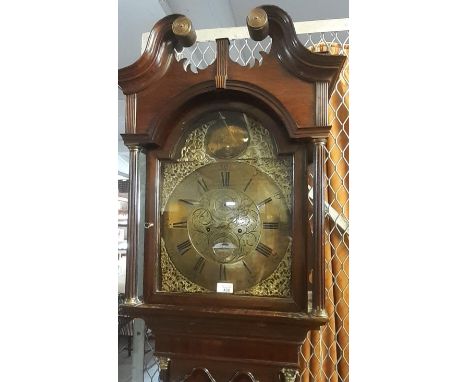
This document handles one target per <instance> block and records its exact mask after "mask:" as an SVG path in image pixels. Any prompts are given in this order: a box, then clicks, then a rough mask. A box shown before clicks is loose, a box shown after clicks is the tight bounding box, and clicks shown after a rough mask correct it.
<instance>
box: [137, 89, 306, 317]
mask: <svg viewBox="0 0 468 382" xmlns="http://www.w3.org/2000/svg"><path fill="white" fill-rule="evenodd" d="M226 97H227V98H230V97H228V96H227V95H226V94H225V95H224V96H218V97H217V99H213V100H211V101H210V102H206V99H205V100H204V101H203V102H200V103H198V102H193V103H191V105H190V107H187V108H186V109H184V110H183V112H180V113H179V114H177V118H175V119H174V126H175V127H174V128H173V129H172V130H171V131H170V132H169V134H168V135H167V136H166V137H164V139H162V141H163V142H165V143H164V144H163V145H161V146H160V147H155V148H150V149H148V150H147V188H146V195H147V204H146V216H147V217H146V220H147V221H154V222H155V229H154V230H151V231H150V232H149V234H148V235H146V237H145V277H144V283H145V288H144V290H145V296H144V298H145V301H147V302H148V303H150V304H155V303H162V304H172V303H176V304H178V303H180V304H184V303H188V304H190V305H201V304H204V305H210V304H216V305H217V306H219V307H220V308H222V307H225V308H245V307H251V308H255V309H261V310H283V311H302V310H304V309H305V308H306V304H307V302H306V301H307V300H306V298H307V290H306V285H305V283H304V282H303V280H306V274H307V267H306V262H305V259H306V254H305V252H306V248H307V247H308V246H310V242H311V241H310V238H309V234H308V232H309V230H308V226H307V224H308V222H307V211H304V208H303V207H302V206H301V205H300V203H294V201H295V200H298V201H300V200H306V197H307V196H306V190H307V183H306V179H305V177H304V176H303V174H305V173H306V158H307V142H305V141H304V142H301V141H298V140H291V139H290V138H289V137H288V136H287V134H286V131H285V129H284V128H283V127H282V126H281V123H282V122H281V120H280V119H278V118H277V117H276V116H275V113H272V112H271V111H270V112H269V113H268V112H265V111H263V110H262V109H261V108H260V107H259V105H258V104H257V105H256V106H254V105H253V104H252V103H251V102H246V100H238V101H233V100H232V99H230V100H227V99H225V98H226ZM223 98H224V99H223ZM217 110H230V111H236V112H244V113H246V114H248V115H249V116H252V117H253V118H254V119H256V120H258V121H259V122H260V123H261V124H262V126H263V127H265V128H266V129H268V131H269V132H270V133H271V135H272V137H273V138H274V142H275V147H274V150H275V152H276V154H277V155H278V157H282V156H285V155H286V156H287V155H289V156H291V157H292V161H293V187H294V193H293V195H292V201H293V203H292V210H291V227H292V228H291V233H292V234H291V236H292V243H291V295H290V297H285V298H278V297H268V296H262V297H257V296H248V295H228V294H219V293H191V294H190V296H191V297H190V300H186V299H185V296H186V295H187V294H186V293H173V292H164V291H162V290H161V278H160V276H158V275H160V267H161V257H160V254H159V253H158V251H157V250H156V248H160V245H161V240H160V237H159V234H157V233H159V232H160V229H161V224H162V222H161V221H160V218H159V216H158V211H159V192H160V191H159V179H161V178H160V177H161V161H167V160H177V158H178V155H180V154H179V153H180V149H181V148H182V146H183V143H184V141H185V139H186V137H187V135H188V134H189V133H190V131H191V128H190V126H191V125H190V123H191V122H193V121H196V120H197V119H199V118H200V116H202V115H204V114H206V113H209V112H216V111H217ZM275 117H276V118H275ZM181 132H182V134H181ZM304 238H307V240H304ZM155 276H156V277H155Z"/></svg>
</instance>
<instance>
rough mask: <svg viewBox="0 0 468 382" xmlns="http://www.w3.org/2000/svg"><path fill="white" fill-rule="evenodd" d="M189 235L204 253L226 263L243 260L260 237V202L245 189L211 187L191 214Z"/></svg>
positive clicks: (197, 247) (194, 244) (197, 248)
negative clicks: (258, 205) (254, 199)
mask: <svg viewBox="0 0 468 382" xmlns="http://www.w3.org/2000/svg"><path fill="white" fill-rule="evenodd" d="M188 234H189V237H190V240H191V241H192V243H193V247H194V248H195V249H196V251H197V252H198V253H199V254H200V256H202V257H204V258H208V259H211V260H213V261H215V262H217V263H222V264H230V263H235V262H237V261H240V260H242V259H243V258H244V257H245V256H247V255H248V254H249V253H250V252H251V251H252V250H254V249H255V248H256V246H257V244H258V242H259V240H260V236H261V222H260V215H259V211H258V208H257V205H256V204H255V203H254V201H253V200H252V199H250V197H249V196H247V195H246V194H245V193H243V192H241V191H237V190H233V189H225V188H224V189H214V190H210V191H208V192H206V193H205V194H204V195H203V197H202V198H201V200H200V205H199V206H198V208H196V209H195V210H194V211H193V212H192V213H191V215H190V217H189V219H188Z"/></svg>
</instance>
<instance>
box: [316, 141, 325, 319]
mask: <svg viewBox="0 0 468 382" xmlns="http://www.w3.org/2000/svg"><path fill="white" fill-rule="evenodd" d="M326 141H327V140H326V138H315V139H313V140H312V142H313V148H314V162H313V172H314V177H313V179H314V182H313V186H312V187H313V217H312V222H313V227H314V232H313V235H312V248H313V251H314V255H315V256H314V259H313V269H314V273H313V293H312V313H313V314H314V315H315V316H320V317H327V312H326V310H325V202H324V191H325V185H324V175H325V174H324V168H325V143H326ZM319 201H320V202H319Z"/></svg>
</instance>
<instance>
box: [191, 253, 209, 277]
mask: <svg viewBox="0 0 468 382" xmlns="http://www.w3.org/2000/svg"><path fill="white" fill-rule="evenodd" d="M205 263H206V260H205V259H204V258H203V257H200V258H199V259H198V260H197V262H196V263H195V266H194V267H193V270H194V271H195V272H197V273H198V274H200V273H202V271H203V268H204V267H205Z"/></svg>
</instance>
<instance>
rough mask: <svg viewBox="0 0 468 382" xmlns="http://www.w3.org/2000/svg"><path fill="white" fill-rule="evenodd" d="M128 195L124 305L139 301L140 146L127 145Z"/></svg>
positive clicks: (134, 303) (135, 303)
mask: <svg viewBox="0 0 468 382" xmlns="http://www.w3.org/2000/svg"><path fill="white" fill-rule="evenodd" d="M128 149H129V151H130V155H129V156H130V158H129V183H130V187H129V195H128V225H127V237H128V249H127V270H126V277H125V302H124V304H125V305H137V304H140V303H141V301H140V300H139V299H138V294H137V280H138V279H137V248H138V224H139V222H140V179H139V170H138V169H139V165H138V164H139V163H138V161H139V154H140V146H138V145H129V146H128Z"/></svg>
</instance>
